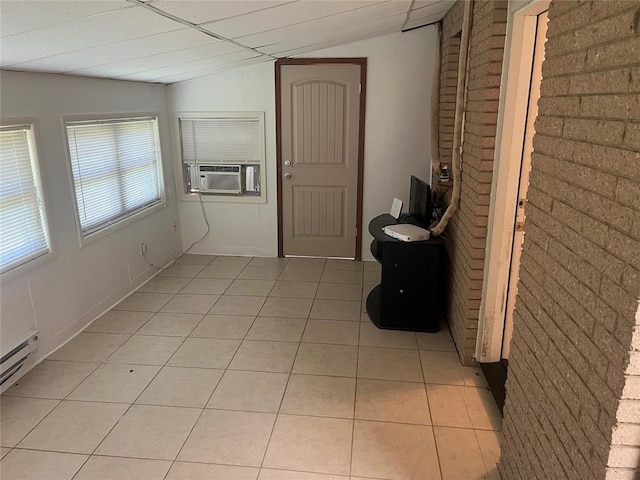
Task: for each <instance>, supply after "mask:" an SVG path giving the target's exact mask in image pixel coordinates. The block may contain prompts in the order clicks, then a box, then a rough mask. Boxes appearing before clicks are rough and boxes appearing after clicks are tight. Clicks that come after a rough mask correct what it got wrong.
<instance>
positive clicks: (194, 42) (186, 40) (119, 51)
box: [14, 28, 219, 72]
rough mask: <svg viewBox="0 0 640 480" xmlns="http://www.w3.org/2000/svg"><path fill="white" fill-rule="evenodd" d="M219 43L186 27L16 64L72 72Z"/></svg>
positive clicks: (20, 66) (22, 67)
mask: <svg viewBox="0 0 640 480" xmlns="http://www.w3.org/2000/svg"><path fill="white" fill-rule="evenodd" d="M218 42H219V40H217V39H215V38H212V37H210V36H208V35H205V34H203V33H201V32H198V31H197V30H194V29H192V28H184V29H183V30H176V31H174V32H167V33H159V34H157V35H149V36H148V37H143V38H136V39H133V40H125V41H122V42H116V43H109V44H107V45H100V46H99V47H93V48H85V49H83V50H76V51H74V52H70V53H63V54H60V55H52V56H49V57H46V58H42V59H39V60H33V61H31V62H24V63H18V64H15V65H14V67H17V68H20V69H26V70H37V71H47V70H53V69H57V71H60V72H70V71H73V70H79V69H82V68H90V67H96V66H98V65H105V64H110V63H114V62H122V61H126V60H133V59H136V58H141V57H146V56H150V55H157V54H160V53H166V52H172V51H176V50H182V49H185V48H191V47H198V46H201V45H207V44H212V43H218Z"/></svg>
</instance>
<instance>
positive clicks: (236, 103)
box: [167, 63, 278, 256]
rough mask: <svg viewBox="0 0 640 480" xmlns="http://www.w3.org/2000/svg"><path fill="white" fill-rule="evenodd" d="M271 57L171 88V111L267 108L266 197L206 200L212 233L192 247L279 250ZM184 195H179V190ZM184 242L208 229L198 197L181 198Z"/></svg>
mask: <svg viewBox="0 0 640 480" xmlns="http://www.w3.org/2000/svg"><path fill="white" fill-rule="evenodd" d="M274 75H275V74H274V69H273V63H263V64H260V65H253V66H250V67H245V68H241V69H237V70H231V71H228V72H224V73H221V74H217V75H211V76H208V77H204V78H201V79H196V80H191V81H188V82H181V83H177V84H174V85H170V86H169V87H168V88H167V99H168V100H167V102H168V108H169V113H170V114H174V113H177V112H206V111H209V112H216V111H217V112H227V111H244V112H251V111H258V112H265V144H266V145H265V156H266V178H267V185H266V196H267V203H214V202H205V211H206V214H207V219H208V220H209V223H210V225H211V233H210V234H209V235H207V237H206V238H204V239H203V240H202V242H200V243H198V244H197V245H196V246H195V247H194V248H193V249H192V250H191V253H215V254H236V255H256V256H277V254H278V224H277V212H276V177H275V175H276V124H275V108H276V107H275V105H276V104H275V88H276V87H275V77H274ZM173 120H174V121H173V122H172V129H173V132H172V133H173V136H172V138H173V140H174V151H175V152H176V155H175V156H176V161H177V162H178V164H179V163H180V159H179V158H178V156H179V155H178V152H179V149H178V146H177V145H176V143H177V141H178V140H177V139H178V136H177V134H178V132H177V128H178V126H177V122H176V121H175V118H174V119H173ZM179 196H180V195H179ZM179 213H180V223H181V228H180V230H181V232H182V242H183V243H182V244H183V247H184V248H185V249H186V248H187V247H189V245H191V243H193V242H194V241H196V240H198V239H200V238H201V237H202V235H203V234H204V232H205V231H206V226H205V223H204V219H203V217H202V210H201V207H200V204H199V202H197V201H179Z"/></svg>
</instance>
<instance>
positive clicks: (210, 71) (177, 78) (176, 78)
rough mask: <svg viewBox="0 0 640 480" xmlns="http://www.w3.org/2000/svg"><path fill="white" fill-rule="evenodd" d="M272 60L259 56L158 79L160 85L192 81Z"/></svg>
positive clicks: (271, 59)
mask: <svg viewBox="0 0 640 480" xmlns="http://www.w3.org/2000/svg"><path fill="white" fill-rule="evenodd" d="M272 61H273V58H271V57H267V56H264V55H261V56H259V57H253V58H249V59H247V60H241V61H239V62H235V63H229V64H226V65H221V66H217V67H211V68H205V69H202V70H195V71H191V72H183V73H179V74H177V75H170V76H168V77H162V78H160V79H158V81H160V82H161V83H166V84H170V83H176V82H183V81H185V80H193V79H195V78H200V77H206V76H208V75H215V74H216V73H221V72H224V71H227V70H235V69H237V68H242V67H246V66H249V65H257V64H259V63H265V62H272Z"/></svg>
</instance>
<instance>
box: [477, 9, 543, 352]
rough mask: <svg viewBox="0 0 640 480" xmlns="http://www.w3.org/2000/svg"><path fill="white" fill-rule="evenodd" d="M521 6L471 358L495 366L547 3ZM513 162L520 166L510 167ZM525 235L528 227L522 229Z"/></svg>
mask: <svg viewBox="0 0 640 480" xmlns="http://www.w3.org/2000/svg"><path fill="white" fill-rule="evenodd" d="M514 3H516V4H517V3H521V4H525V3H526V4H525V6H523V7H522V8H520V9H519V10H517V11H515V12H513V13H511V14H510V15H509V17H508V20H507V35H506V40H505V50H504V61H503V67H502V79H501V82H500V101H499V106H498V128H497V130H496V149H495V155H494V169H493V180H492V183H491V192H492V195H491V203H490V206H489V219H488V222H489V228H488V232H487V245H486V261H485V269H484V276H483V288H482V299H481V302H480V316H479V324H478V336H477V338H476V352H475V358H476V360H477V361H478V362H482V363H489V362H499V361H500V360H501V359H502V341H503V338H504V327H505V318H506V313H507V312H506V305H507V294H508V287H509V272H510V269H511V252H512V250H513V235H514V231H515V214H516V206H517V201H518V186H519V182H520V165H521V161H522V150H523V148H522V147H523V145H524V138H525V125H526V119H527V111H528V108H527V107H528V103H529V91H530V88H531V72H532V66H533V53H534V49H535V40H536V28H537V21H538V15H540V14H541V13H543V12H544V11H546V10H548V9H549V4H550V0H533V1H530V2H528V3H527V2H525V1H522V0H521V1H520V2H514ZM515 158H517V159H518V161H517V162H516V161H513V160H514V159H515ZM525 229H526V226H525Z"/></svg>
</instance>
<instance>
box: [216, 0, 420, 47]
mask: <svg viewBox="0 0 640 480" xmlns="http://www.w3.org/2000/svg"><path fill="white" fill-rule="evenodd" d="M371 3H372V2H371V1H368V0H359V1H351V0H341V1H325V0H308V1H300V2H297V3H292V4H288V5H282V6H280V7H274V8H270V9H269V10H264V11H262V12H255V13H250V14H247V15H242V16H240V17H235V18H230V19H228V20H222V21H220V22H214V23H208V24H204V25H203V27H204V28H206V29H207V30H210V31H212V32H214V33H217V34H219V35H222V36H224V37H227V38H233V39H235V38H239V37H243V36H246V35H250V34H254V33H258V32H264V31H267V30H272V29H274V28H280V27H286V26H288V25H294V24H296V23H301V22H306V21H309V20H313V19H316V18H322V17H327V16H330V15H336V14H338V13H341V12H345V11H348V10H355V9H361V8H363V7H366V6H368V5H371ZM376 3H379V2H376ZM393 3H394V4H396V5H397V6H398V8H403V5H405V6H404V11H406V9H407V7H408V5H409V4H410V2H409V1H408V0H406V1H405V0H396V1H394V2H393Z"/></svg>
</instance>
